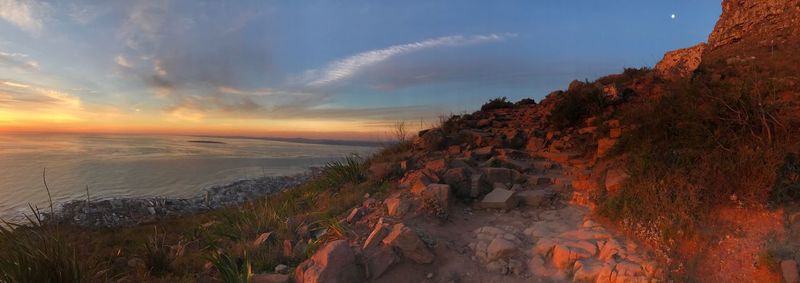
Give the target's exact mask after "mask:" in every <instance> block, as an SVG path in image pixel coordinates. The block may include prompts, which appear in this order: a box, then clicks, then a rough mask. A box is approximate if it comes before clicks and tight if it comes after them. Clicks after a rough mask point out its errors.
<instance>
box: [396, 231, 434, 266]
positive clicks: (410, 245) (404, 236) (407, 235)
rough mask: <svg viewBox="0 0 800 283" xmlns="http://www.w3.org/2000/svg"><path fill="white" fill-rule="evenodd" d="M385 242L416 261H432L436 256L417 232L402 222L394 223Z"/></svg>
mask: <svg viewBox="0 0 800 283" xmlns="http://www.w3.org/2000/svg"><path fill="white" fill-rule="evenodd" d="M383 244H384V245H387V246H390V247H393V248H394V249H395V250H397V251H398V252H399V253H400V254H401V255H402V256H403V257H405V258H408V259H410V260H411V261H413V262H416V263H431V262H433V260H434V258H435V256H434V254H433V253H431V251H430V250H428V247H427V246H426V245H425V242H423V241H422V239H420V238H419V236H418V235H417V233H416V232H414V231H413V230H411V228H408V227H406V226H405V225H403V224H402V223H398V224H395V225H394V227H393V228H392V231H391V232H390V233H389V235H388V236H386V238H383Z"/></svg>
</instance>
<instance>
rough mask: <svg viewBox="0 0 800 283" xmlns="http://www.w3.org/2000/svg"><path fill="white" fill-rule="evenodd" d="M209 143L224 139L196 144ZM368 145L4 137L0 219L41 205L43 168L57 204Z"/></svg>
mask: <svg viewBox="0 0 800 283" xmlns="http://www.w3.org/2000/svg"><path fill="white" fill-rule="evenodd" d="M190 140H207V141H217V142H222V143H195V142H189V141H190ZM374 150H375V148H373V147H359V146H334V145H315V144H299V143H287V142H277V141H265V140H251V139H224V138H197V137H185V136H143V135H142V136H138V135H72V134H2V135H0V217H3V218H9V217H14V216H18V215H19V214H20V213H21V212H27V207H28V206H27V204H28V203H29V202H30V203H32V204H34V205H37V206H39V207H44V206H46V203H47V193H46V191H45V190H44V186H43V185H42V169H43V168H47V183H48V185H49V187H50V189H51V193H52V194H53V200H54V202H56V203H63V202H66V201H70V200H75V199H85V198H86V186H87V185H88V186H89V190H90V195H91V197H92V199H103V198H120V197H151V196H165V197H190V196H194V195H197V194H199V193H200V192H201V191H203V190H204V189H207V188H209V187H212V186H215V185H221V184H225V183H230V182H232V181H235V180H239V179H243V178H252V177H258V176H262V175H266V176H276V175H288V174H294V173H299V172H303V171H305V170H307V168H308V167H309V166H319V165H322V164H324V163H325V162H327V161H329V160H332V159H336V158H341V157H343V156H345V155H347V154H349V153H358V154H361V155H362V156H364V155H368V154H370V153H371V152H373V151H374Z"/></svg>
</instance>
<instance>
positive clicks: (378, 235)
mask: <svg viewBox="0 0 800 283" xmlns="http://www.w3.org/2000/svg"><path fill="white" fill-rule="evenodd" d="M388 234H389V224H386V223H383V218H381V219H379V220H378V223H375V227H374V228H373V229H372V232H371V233H369V236H368V237H367V240H366V241H364V246H363V249H364V250H367V249H369V248H372V247H375V246H378V245H379V244H380V243H381V241H383V238H385V237H386V235H388Z"/></svg>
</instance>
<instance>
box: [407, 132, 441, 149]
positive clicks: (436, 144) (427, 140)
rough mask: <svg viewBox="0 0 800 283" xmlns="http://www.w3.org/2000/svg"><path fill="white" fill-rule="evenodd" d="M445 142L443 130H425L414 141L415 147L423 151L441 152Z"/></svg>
mask: <svg viewBox="0 0 800 283" xmlns="http://www.w3.org/2000/svg"><path fill="white" fill-rule="evenodd" d="M444 141H445V140H444V133H442V131H441V130H439V129H432V130H424V131H421V132H420V134H419V137H418V138H416V139H414V147H416V148H417V149H421V150H439V149H441V148H442V147H444Z"/></svg>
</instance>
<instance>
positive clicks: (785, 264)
mask: <svg viewBox="0 0 800 283" xmlns="http://www.w3.org/2000/svg"><path fill="white" fill-rule="evenodd" d="M781 272H782V273H783V280H784V281H786V283H798V282H800V279H798V276H800V275H798V271H797V261H794V260H783V261H781Z"/></svg>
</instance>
